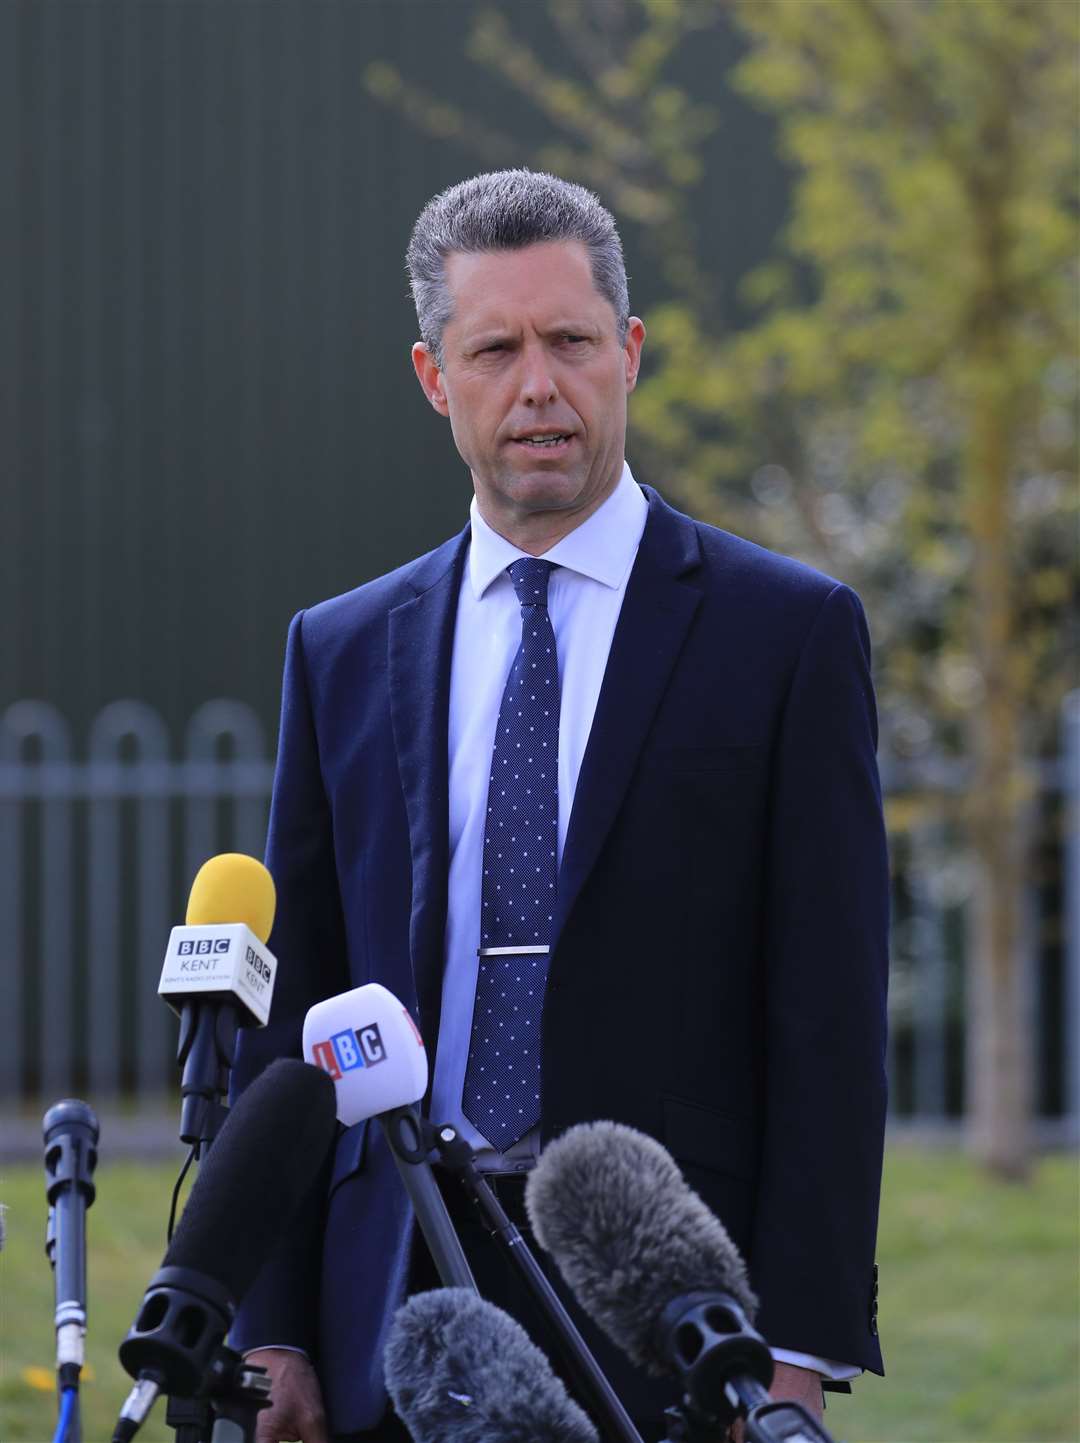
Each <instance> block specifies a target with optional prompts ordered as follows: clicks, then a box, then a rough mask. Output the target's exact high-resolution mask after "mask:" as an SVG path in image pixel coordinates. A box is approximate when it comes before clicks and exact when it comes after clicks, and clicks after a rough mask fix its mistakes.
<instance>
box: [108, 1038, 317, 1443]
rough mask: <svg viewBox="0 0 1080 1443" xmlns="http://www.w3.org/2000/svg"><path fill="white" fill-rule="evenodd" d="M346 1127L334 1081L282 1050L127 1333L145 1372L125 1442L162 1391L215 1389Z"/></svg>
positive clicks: (220, 1146)
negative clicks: (232, 1333) (255, 1292)
mask: <svg viewBox="0 0 1080 1443" xmlns="http://www.w3.org/2000/svg"><path fill="white" fill-rule="evenodd" d="M336 1130H337V1124H336V1121H335V1117H334V1089H333V1087H332V1086H331V1084H330V1081H329V1079H328V1078H327V1077H326V1076H325V1075H324V1074H323V1073H322V1072H320V1071H319V1070H318V1068H314V1067H309V1066H308V1065H307V1064H306V1063H304V1062H298V1061H296V1060H294V1059H291V1058H282V1059H279V1060H278V1061H277V1062H274V1063H271V1065H270V1066H269V1067H268V1068H267V1069H266V1071H265V1072H262V1073H260V1075H259V1076H258V1077H257V1078H256V1079H255V1081H254V1082H252V1083H251V1085H250V1086H249V1087H248V1088H246V1089H245V1091H244V1092H242V1093H241V1094H240V1097H239V1098H238V1100H237V1102H236V1104H235V1106H234V1107H233V1108H232V1109H231V1111H230V1112H229V1113H228V1115H227V1117H226V1119H225V1123H224V1125H223V1126H222V1129H221V1133H220V1135H219V1137H218V1138H217V1140H216V1142H215V1143H214V1146H213V1148H212V1149H211V1150H210V1152H209V1153H208V1154H207V1158H206V1161H205V1162H204V1163H203V1165H202V1167H201V1168H200V1171H199V1176H198V1178H197V1179H196V1181H195V1185H194V1187H193V1188H192V1190H191V1196H190V1198H189V1199H188V1203H187V1207H186V1208H185V1209H184V1212H183V1215H182V1216H181V1218H180V1222H179V1224H178V1226H177V1229H176V1232H175V1234H174V1236H173V1239H172V1242H171V1243H170V1244H169V1247H168V1250H167V1251H166V1253H165V1257H164V1258H163V1260H162V1265H161V1268H160V1269H159V1271H158V1272H157V1273H156V1274H155V1276H154V1277H153V1278H152V1279H151V1282H150V1286H149V1287H148V1288H147V1290H146V1294H145V1296H144V1298H143V1301H142V1306H141V1307H140V1309H139V1314H138V1317H137V1318H136V1319H135V1322H134V1323H133V1324H132V1327H131V1330H130V1332H129V1333H128V1335H127V1337H126V1338H125V1339H124V1341H123V1342H122V1343H121V1345H120V1362H121V1363H122V1365H123V1366H124V1368H125V1369H126V1370H127V1372H128V1373H130V1374H131V1376H132V1377H133V1378H135V1379H136V1380H137V1381H136V1386H135V1388H134V1389H133V1390H132V1392H131V1395H130V1396H129V1398H128V1400H127V1402H126V1403H125V1404H124V1408H123V1410H122V1412H121V1414H120V1422H119V1423H118V1424H117V1428H116V1432H115V1433H114V1435H113V1438H114V1443H126V1440H127V1439H130V1438H131V1437H133V1436H134V1434H135V1432H136V1430H137V1429H138V1427H139V1426H140V1424H141V1423H142V1422H143V1420H144V1418H145V1417H146V1415H147V1414H148V1413H149V1411H150V1409H151V1407H152V1406H153V1403H154V1399H155V1398H156V1397H157V1395H158V1393H159V1392H161V1391H165V1392H168V1393H171V1394H173V1395H175V1396H176V1397H180V1398H192V1397H197V1396H204V1395H206V1394H207V1393H208V1392H210V1391H212V1390H213V1386H214V1382H215V1376H216V1372H215V1370H217V1371H218V1372H220V1370H219V1369H218V1361H219V1359H220V1356H221V1352H220V1350H221V1347H222V1343H223V1340H224V1337H225V1334H226V1333H227V1332H228V1330H229V1328H230V1327H231V1325H232V1321H233V1317H234V1315H235V1311H236V1308H237V1307H238V1305H239V1304H240V1303H241V1302H242V1301H243V1298H244V1295H245V1294H246V1293H247V1291H248V1289H249V1288H250V1287H251V1285H252V1283H253V1282H254V1281H255V1278H256V1275H257V1274H258V1272H259V1269H260V1268H261V1266H262V1264H263V1263H264V1262H265V1260H266V1258H267V1257H268V1255H269V1254H270V1252H271V1251H272V1250H273V1248H274V1247H275V1246H276V1245H277V1243H278V1241H279V1240H280V1239H281V1237H282V1236H283V1235H284V1233H285V1229H286V1228H287V1226H288V1224H289V1222H290V1220H291V1218H292V1217H293V1215H294V1214H295V1213H296V1211H297V1209H298V1208H299V1206H300V1204H301V1203H302V1202H303V1201H304V1199H305V1197H306V1196H307V1194H308V1192H309V1191H310V1189H311V1188H312V1187H313V1186H314V1184H315V1182H316V1180H317V1178H318V1175H319V1171H320V1169H321V1167H322V1165H323V1163H324V1161H325V1160H326V1157H327V1155H328V1154H329V1151H330V1147H331V1144H332V1142H333V1140H334V1137H335V1134H336Z"/></svg>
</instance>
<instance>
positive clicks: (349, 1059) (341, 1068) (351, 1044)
mask: <svg viewBox="0 0 1080 1443" xmlns="http://www.w3.org/2000/svg"><path fill="white" fill-rule="evenodd" d="M311 1052H312V1057H313V1058H314V1061H315V1066H316V1067H321V1068H322V1070H323V1071H324V1072H328V1073H329V1074H330V1076H331V1077H332V1078H333V1079H334V1081H335V1082H337V1081H338V1080H339V1079H340V1077H341V1075H342V1073H343V1072H352V1071H353V1070H354V1069H355V1068H357V1067H374V1066H375V1065H376V1063H379V1062H385V1061H386V1049H385V1048H384V1047H383V1041H382V1035H381V1034H380V1032H379V1028H378V1025H377V1024H376V1023H374V1022H372V1023H371V1024H370V1026H368V1027H357V1028H356V1029H355V1030H353V1029H352V1028H349V1029H347V1030H346V1031H345V1032H335V1033H334V1035H333V1037H329V1038H327V1040H326V1041H325V1042H316V1043H315V1045H314V1047H313V1048H312V1049H311Z"/></svg>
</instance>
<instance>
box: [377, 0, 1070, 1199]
mask: <svg viewBox="0 0 1080 1443" xmlns="http://www.w3.org/2000/svg"><path fill="white" fill-rule="evenodd" d="M550 10H551V14H552V19H553V21H554V23H555V25H556V26H557V27H558V28H559V31H560V34H561V35H562V36H563V37H564V38H565V40H566V42H567V47H568V51H569V53H570V55H571V56H572V60H573V69H572V71H571V69H570V68H569V67H568V68H567V71H566V72H565V73H562V72H560V73H558V74H556V73H554V72H553V71H552V70H550V69H549V68H545V66H544V64H543V63H542V61H541V60H540V59H539V58H538V57H537V56H536V55H535V54H533V53H532V52H531V51H530V50H529V48H528V46H525V45H523V44H522V43H521V42H520V39H519V38H517V37H515V36H514V35H513V34H512V30H511V27H510V25H509V23H508V21H507V20H506V18H505V17H504V16H502V15H500V14H499V13H498V12H495V11H486V10H485V11H481V12H480V14H479V16H478V18H477V21H476V23H475V25H474V28H473V32H472V35H471V37H470V40H469V53H470V54H471V56H472V57H473V58H474V59H475V60H477V61H479V62H480V63H483V64H486V65H488V66H490V67H492V68H494V69H496V70H497V71H499V73H501V74H502V75H503V76H504V77H505V78H506V79H507V80H508V81H509V82H510V83H512V84H513V85H515V86H516V87H517V88H518V89H520V90H521V91H523V92H524V93H525V94H526V95H528V96H529V97H530V98H531V99H532V100H533V101H534V103H535V104H536V105H537V106H538V107H539V108H540V109H541V110H542V111H543V112H544V114H545V115H546V116H547V118H548V120H549V122H551V124H552V125H553V126H554V127H555V128H556V130H557V131H559V132H561V133H562V134H563V135H565V137H566V140H565V142H564V143H557V144H554V145H550V144H549V145H546V146H544V147H542V148H540V149H538V151H537V153H536V155H535V161H536V163H537V164H540V165H544V166H547V167H548V168H550V169H553V170H556V171H558V172H559V173H561V174H564V175H568V176H572V177H573V178H577V179H581V180H583V181H584V182H585V183H587V184H591V185H593V186H595V187H596V188H597V189H599V190H600V191H601V192H602V193H603V194H604V195H605V196H606V198H607V199H608V200H609V201H610V203H611V204H612V205H613V207H614V208H615V209H616V210H617V211H618V212H619V213H620V214H621V215H622V216H623V217H628V218H629V219H630V220H632V221H633V222H634V223H635V224H637V225H638V226H640V227H641V228H642V230H643V232H644V233H645V235H646V237H647V238H648V239H649V240H650V242H651V244H652V246H653V249H654V252H655V255H656V257H657V263H658V265H659V266H660V267H661V273H662V275H663V277H664V280H665V284H666V286H667V288H668V290H669V293H670V298H669V299H668V300H667V301H666V302H665V303H664V304H662V305H661V306H659V307H658V308H655V309H654V310H653V311H652V312H651V313H650V317H649V320H650V347H649V350H650V351H651V353H652V366H651V369H650V370H649V371H648V373H647V375H646V379H645V380H644V382H643V383H642V385H641V386H640V388H639V392H638V395H637V397H636V398H635V405H634V408H633V417H632V419H633V428H634V429H633V434H634V442H635V446H636V448H637V451H638V453H639V454H640V453H642V452H643V451H644V452H645V453H646V455H647V458H648V464H649V465H650V468H651V469H652V470H653V471H654V474H658V475H663V476H664V477H665V478H666V481H667V482H668V484H669V485H672V486H674V487H675V488H677V489H678V490H680V491H681V493H682V494H683V495H684V496H685V497H686V499H687V501H688V502H690V503H691V505H692V506H693V509H694V510H695V511H696V512H697V513H698V514H701V515H704V516H707V517H708V518H709V519H712V520H715V521H717V522H718V523H719V524H722V525H725V526H727V527H729V528H730V529H732V530H735V531H738V532H740V533H741V534H743V535H748V536H751V537H754V538H756V539H759V540H761V541H763V542H764V543H765V544H768V545H771V546H775V547H776V548H778V549H780V550H784V551H787V552H789V553H791V554H795V555H800V556H802V557H804V558H805V559H807V560H809V561H811V562H814V563H816V564H818V565H821V566H823V567H824V568H825V569H826V570H829V571H831V572H832V573H833V574H836V575H839V576H841V577H842V578H843V579H844V580H846V581H849V582H851V583H852V584H853V585H855V586H856V587H857V588H858V589H859V590H860V591H861V592H862V594H863V595H864V598H865V599H866V601H867V605H868V609H869V611H870V614H871V617H872V620H873V623H874V631H875V640H876V645H877V649H878V656H879V665H878V672H877V680H878V688H879V696H880V698H881V703H882V715H883V723H884V735H885V740H886V744H887V747H888V749H889V750H890V751H891V752H892V753H893V754H894V755H898V756H900V757H903V756H905V755H907V756H919V755H925V754H928V753H930V752H931V751H933V752H936V753H942V752H943V753H946V754H951V755H954V756H957V757H963V758H966V759H967V760H968V762H969V764H970V777H969V783H968V786H967V788H966V798H965V801H964V803H963V806H962V809H961V811H960V814H959V818H958V821H959V825H960V826H961V828H962V832H963V834H964V836H965V838H966V841H967V844H968V847H969V850H970V856H971V858H972V861H973V868H972V877H973V891H972V896H971V907H970V917H971V923H972V925H971V936H970V940H969V947H968V995H969V1002H970V1017H969V1027H968V1034H967V1036H968V1049H967V1055H968V1087H967V1109H968V1115H969V1119H970V1135H971V1141H972V1145H973V1147H974V1149H975V1151H976V1153H977V1154H978V1156H980V1157H981V1158H982V1159H983V1160H984V1161H985V1162H986V1163H987V1164H988V1165H989V1166H990V1167H991V1168H992V1169H994V1170H995V1171H997V1172H999V1173H1001V1174H1004V1175H1008V1176H1016V1177H1019V1176H1023V1175H1024V1174H1025V1172H1026V1170H1027V1168H1028V1166H1029V1160H1030V1154H1031V1129H1030V1117H1031V1110H1032V1097H1031V1082H1032V1077H1033V1071H1034V1068H1033V1055H1032V1053H1033V1041H1032V1038H1033V1033H1032V1023H1031V1019H1030V1017H1029V1015H1028V1008H1027V1005H1026V995H1027V990H1028V986H1029V980H1030V979H1029V969H1030V965H1031V962H1032V959H1031V958H1030V957H1028V956H1026V955H1024V947H1023V936H1022V924H1021V910H1022V899H1023V896H1024V892H1025V877H1026V869H1027V866H1028V861H1029V850H1030V835H1031V814H1032V799H1033V794H1034V783H1033V776H1032V771H1031V767H1030V765H1029V763H1028V762H1027V761H1025V760H1024V759H1025V758H1029V757H1033V756H1036V755H1038V754H1039V753H1040V752H1041V751H1045V750H1046V748H1047V747H1048V745H1049V744H1050V742H1051V735H1052V734H1051V728H1052V725H1053V719H1054V718H1055V716H1056V713H1057V703H1058V702H1059V700H1060V698H1061V696H1062V695H1063V694H1064V691H1065V690H1066V688H1067V686H1068V684H1069V676H1070V661H1071V659H1072V654H1074V652H1075V644H1076V635H1075V630H1073V631H1071V632H1070V630H1069V628H1068V626H1067V625H1066V616H1067V613H1066V603H1067V601H1068V599H1069V596H1070V593H1071V592H1072V591H1073V589H1074V588H1075V586H1076V578H1077V564H1076V563H1077V558H1076V548H1075V541H1074V536H1075V518H1076V490H1075V485H1074V478H1075V469H1076V444H1077V435H1076V413H1075V399H1076V381H1077V329H1076V316H1077V300H1078V296H1077V266H1076V257H1077V228H1076V216H1077V210H1078V197H1077V188H1076V177H1077V133H1076V124H1075V121H1076V111H1077V99H1078V71H1077V63H1078V46H1080V22H1078V16H1080V11H1078V8H1077V7H1076V6H1075V5H1073V4H1071V3H1067V0H1061V3H1058V0H966V3H964V4H957V3H952V0H798V3H791V0H732V3H731V4H723V3H721V0H700V3H690V0H686V3H673V0H551V4H550ZM725 21H729V22H730V21H734V23H736V24H737V25H738V26H739V28H740V30H741V31H742V33H743V34H744V35H745V37H746V40H747V43H748V53H747V55H746V58H745V59H744V60H743V61H742V62H741V64H740V65H739V66H738V67H737V69H736V71H735V73H734V76H733V81H734V83H735V84H736V85H737V86H738V87H739V89H740V91H741V92H742V93H743V95H744V96H746V97H747V98H748V99H749V100H750V101H751V102H752V103H754V104H756V105H760V106H763V107H765V108H767V109H768V110H769V111H771V112H772V113H773V114H774V116H775V117H776V124H777V129H778V135H779V138H780V144H781V145H782V147H783V151H784V153H785V155H786V156H787V157H788V159H789V160H790V162H791V163H792V165H793V167H794V170H795V183H794V190H793V199H792V209H791V216H790V221H789V224H788V226H787V228H786V231H785V234H784V236H783V237H782V239H781V242H780V244H779V246H778V247H777V250H776V253H775V255H774V256H772V257H771V258H770V259H769V260H768V261H767V262H766V263H765V264H763V265H762V266H760V267H759V268H758V269H757V270H756V271H755V272H754V273H752V274H751V275H750V276H749V277H747V278H746V280H745V282H744V285H743V290H742V296H743V301H744V304H745V305H746V307H747V309H748V313H749V315H748V323H747V324H746V325H745V326H744V327H743V329H741V330H739V331H737V332H735V333H733V334H721V332H720V327H721V323H722V315H721V311H720V307H719V303H718V300H717V297H716V296H715V295H714V293H713V291H712V288H711V281H710V276H709V267H708V264H707V258H706V255H705V250H704V247H703V245H702V244H701V240H700V237H699V236H697V234H696V233H695V228H694V224H693V197H694V190H695V187H696V186H698V185H699V184H701V183H702V182H703V180H705V179H707V178H706V177H704V176H703V166H702V160H701V152H702V143H703V141H704V139H705V137H706V136H707V134H708V133H709V129H710V125H711V122H712V116H711V113H710V110H709V108H708V105H707V103H706V102H707V100H708V97H705V99H704V101H702V100H699V99H697V98H694V97H690V96H688V95H686V94H685V93H684V92H683V91H682V90H681V89H680V88H679V87H678V86H676V85H675V84H673V83H672V82H671V81H670V79H667V78H665V75H666V67H667V66H668V64H669V62H670V60H671V57H672V56H673V55H675V54H676V53H677V51H678V49H679V47H680V46H681V45H683V44H685V43H687V42H688V41H690V42H692V38H693V33H694V31H695V29H698V28H700V27H701V26H703V25H709V24H719V23H725ZM378 81H379V76H378V73H375V74H373V76H372V82H373V83H374V84H376V85H377V84H378ZM386 82H387V75H386V74H385V73H384V74H383V76H382V84H383V93H384V94H387V95H388V94H389V92H388V89H387V84H386ZM399 86H400V78H399ZM406 93H407V87H404V86H400V88H399V90H398V95H399V97H400V96H402V95H404V94H406ZM416 118H419V119H420V121H421V123H423V116H422V115H420V116H417V117H416ZM444 119H445V117H444ZM468 132H469V126H468V125H463V126H462V133H463V134H466V133H468ZM444 133H445V132H444ZM732 205H733V207H735V208H737V206H738V197H732ZM905 820H906V818H905V814H904V813H902V812H901V813H895V812H894V814H893V815H892V816H891V818H890V821H891V824H892V825H893V827H894V828H895V827H896V826H898V825H903V824H904V821H905Z"/></svg>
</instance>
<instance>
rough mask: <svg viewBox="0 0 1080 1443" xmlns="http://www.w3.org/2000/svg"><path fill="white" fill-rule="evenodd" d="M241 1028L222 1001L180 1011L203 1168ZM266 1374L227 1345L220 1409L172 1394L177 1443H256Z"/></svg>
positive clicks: (192, 1126) (189, 1137) (186, 1128)
mask: <svg viewBox="0 0 1080 1443" xmlns="http://www.w3.org/2000/svg"><path fill="white" fill-rule="evenodd" d="M239 1025H240V1019H239V1017H238V1015H237V1011H236V1008H235V1007H233V1006H231V1005H230V1004H229V1003H228V1002H222V1001H221V999H220V998H219V997H200V996H195V997H192V998H190V999H188V1000H186V1001H184V1002H183V1003H182V1005H181V1007H180V1034H179V1039H178V1042H177V1047H176V1061H177V1063H178V1064H179V1065H180V1066H181V1067H182V1068H183V1072H182V1074H181V1079H180V1095H181V1099H182V1100H181V1109H180V1141H181V1142H186V1143H189V1144H190V1145H191V1147H192V1148H193V1149H194V1154H195V1157H196V1158H197V1159H198V1160H199V1161H200V1162H201V1161H203V1159H204V1158H205V1157H206V1154H207V1153H208V1152H209V1151H210V1147H211V1145H212V1143H213V1141H214V1139H215V1138H216V1137H217V1135H218V1133H219V1132H220V1131H221V1127H222V1124H223V1123H224V1121H225V1119H226V1117H228V1115H229V1109H228V1108H227V1107H226V1106H225V1103H224V1098H225V1095H226V1093H227V1092H228V1090H229V1072H230V1070H231V1068H232V1064H233V1055H234V1053H235V1051H236V1034H237V1030H238V1028H239ZM260 1371H263V1370H260V1369H258V1368H254V1367H251V1368H246V1369H245V1367H244V1364H243V1360H242V1359H241V1357H240V1355H239V1354H238V1353H234V1352H233V1350H232V1349H231V1348H227V1347H225V1346H224V1345H222V1347H221V1349H220V1350H219V1357H218V1358H216V1359H215V1362H214V1369H213V1373H214V1385H215V1389H216V1390H217V1399H216V1402H215V1405H214V1406H213V1407H211V1405H210V1402H209V1401H208V1399H207V1398H205V1397H198V1398H196V1397H176V1396H175V1395H172V1394H170V1396H169V1398H168V1400H167V1405H166V1409H165V1422H166V1424H167V1425H168V1427H170V1428H172V1429H174V1430H175V1432H176V1443H207V1440H210V1443H233V1440H237V1443H238V1440H240V1439H241V1438H242V1439H244V1440H251V1443H253V1440H254V1437H255V1415H256V1413H257V1412H258V1410H259V1408H260V1407H262V1408H265V1407H266V1406H267V1405H268V1402H269V1399H268V1398H267V1397H266V1392H265V1390H263V1389H262V1388H261V1387H259V1386H258V1384H257V1383H255V1382H253V1380H254V1375H255V1374H257V1373H259V1372H260ZM222 1420H226V1421H224V1422H223V1421H222Z"/></svg>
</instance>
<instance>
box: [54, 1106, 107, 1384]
mask: <svg viewBox="0 0 1080 1443" xmlns="http://www.w3.org/2000/svg"><path fill="white" fill-rule="evenodd" d="M42 1132H43V1134H44V1141H45V1190H46V1196H47V1197H48V1202H49V1228H48V1235H47V1239H46V1244H45V1251H46V1254H47V1256H48V1258H49V1262H50V1263H51V1264H52V1267H53V1273H54V1276H55V1295H56V1315H55V1321H56V1372H57V1379H58V1381H59V1385H60V1388H61V1390H64V1389H75V1388H78V1385H79V1374H80V1372H81V1371H82V1366H83V1362H84V1348H85V1338H86V1213H87V1209H88V1208H89V1207H90V1205H91V1203H92V1202H93V1201H94V1197H95V1195H96V1188H95V1186H94V1169H95V1168H96V1167H97V1144H98V1136H99V1129H98V1120H97V1117H96V1116H95V1115H94V1111H93V1109H92V1108H91V1107H89V1106H88V1105H87V1104H86V1103H85V1102H79V1101H78V1100H77V1099H75V1098H68V1099H66V1100H65V1101H64V1102H58V1103H56V1105H55V1106H54V1107H50V1108H49V1110H48V1112H47V1113H46V1114H45V1116H44V1118H43V1119H42Z"/></svg>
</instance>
